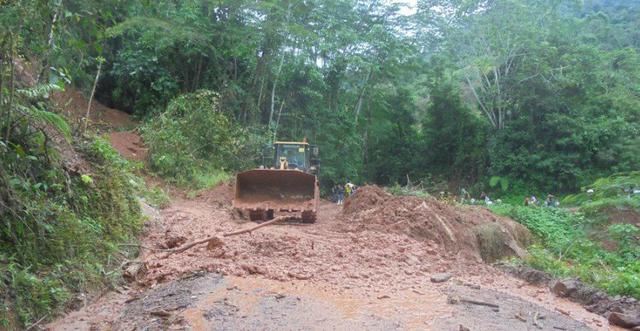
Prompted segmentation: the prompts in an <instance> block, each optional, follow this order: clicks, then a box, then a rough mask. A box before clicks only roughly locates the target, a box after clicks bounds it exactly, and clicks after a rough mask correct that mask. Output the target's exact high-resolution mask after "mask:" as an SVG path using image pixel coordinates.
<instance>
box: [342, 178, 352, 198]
mask: <svg viewBox="0 0 640 331" xmlns="http://www.w3.org/2000/svg"><path fill="white" fill-rule="evenodd" d="M352 187H353V184H351V182H347V183H346V184H344V197H345V198H348V197H350V196H351V188H352Z"/></svg>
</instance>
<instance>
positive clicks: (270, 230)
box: [49, 184, 608, 330]
mask: <svg viewBox="0 0 640 331" xmlns="http://www.w3.org/2000/svg"><path fill="white" fill-rule="evenodd" d="M358 195H359V198H358V196H356V198H354V199H352V200H350V201H348V202H347V204H346V205H345V207H344V211H342V210H341V209H340V208H339V206H336V205H335V204H332V203H329V202H325V201H323V202H322V203H321V205H320V211H319V219H318V222H317V223H316V224H301V223H297V222H291V223H285V224H281V225H273V226H269V227H265V228H261V229H260V230H258V231H255V232H252V233H250V234H243V235H240V236H235V237H228V238H224V239H223V244H222V245H211V246H209V247H207V245H200V246H196V247H193V248H192V249H190V250H187V251H185V252H182V253H179V254H173V255H170V256H169V257H166V258H165V255H166V254H165V253H164V252H157V251H149V250H143V251H142V254H141V256H140V257H139V259H138V262H139V263H140V264H141V265H143V266H144V268H142V269H143V271H144V272H140V273H139V274H138V275H137V277H134V278H135V280H134V281H133V282H131V283H129V284H128V285H126V287H123V288H121V289H119V292H120V293H118V292H112V293H109V294H108V295H106V296H104V297H102V298H100V299H99V300H97V301H96V302H94V303H93V304H90V305H88V306H86V307H85V308H84V309H82V310H80V311H79V312H75V313H72V314H70V315H69V316H67V317H65V318H63V319H60V320H58V321H56V322H54V323H52V324H50V325H49V327H50V328H51V329H53V330H74V329H78V330H79V329H86V328H90V327H91V328H95V329H106V330H109V329H111V330H132V329H149V330H157V329H189V330H228V329H247V330H248V329H256V328H262V329H326V328H329V329H338V330H346V329H354V328H358V329H385V330H386V329H432V330H443V329H444V330H448V329H452V330H453V329H455V330H457V329H458V327H459V326H460V325H462V326H465V327H470V329H471V330H479V329H485V330H488V329H492V330H527V329H531V328H537V327H536V326H535V325H534V320H535V319H534V316H537V317H540V316H543V317H541V318H540V320H537V321H535V322H536V323H540V324H541V325H544V329H552V328H553V327H558V328H560V329H567V330H581V329H585V330H587V329H602V330H606V329H608V324H607V321H606V320H605V319H604V318H602V317H600V316H597V315H594V314H591V313H589V312H587V311H585V310H584V309H583V308H581V307H580V306H578V305H576V304H573V303H571V302H568V301H565V300H562V299H558V298H556V297H555V296H554V295H553V294H551V293H550V291H549V290H548V289H547V288H545V287H537V286H531V285H527V284H526V283H525V282H523V281H520V280H518V279H516V278H513V277H511V276H509V275H507V274H505V273H503V272H501V271H499V270H498V269H496V268H494V267H492V266H490V265H488V264H486V263H485V262H483V259H484V258H485V257H484V256H483V254H484V253H482V244H480V241H481V240H483V239H482V236H481V235H480V236H479V235H478V233H479V232H477V231H476V230H477V229H478V227H482V226H486V225H487V224H489V225H492V224H494V226H497V228H498V229H499V231H500V233H502V235H500V236H497V237H496V238H498V239H497V240H493V241H492V242H494V243H497V244H496V246H495V247H497V248H496V250H497V251H499V252H501V254H515V253H517V250H518V247H519V245H520V242H521V241H523V240H527V239H526V232H523V231H521V229H519V228H518V226H517V224H513V222H512V221H510V220H508V219H501V218H497V217H495V216H493V215H491V214H490V213H489V212H488V211H486V210H482V209H477V208H473V209H459V208H456V207H453V206H448V205H442V204H441V203H440V202H438V201H432V200H422V199H417V198H415V199H414V198H398V197H393V196H391V195H388V194H387V193H386V192H384V191H382V190H380V189H379V188H376V187H370V188H362V189H361V190H360V191H359V192H358ZM231 198H232V187H231V185H229V184H224V185H221V186H218V187H216V188H214V189H211V190H209V191H204V192H201V194H200V195H199V196H198V197H196V198H194V199H186V198H175V199H174V201H173V202H172V203H171V205H170V206H169V207H167V208H165V209H163V210H161V211H159V212H157V213H153V210H150V213H149V215H150V218H151V219H150V220H149V221H148V222H147V225H146V233H145V234H144V236H143V237H142V244H143V245H144V246H149V247H153V248H157V249H163V248H171V247H178V246H180V245H184V244H185V243H188V242H193V241H196V240H199V239H203V238H207V237H209V236H211V235H212V234H222V233H228V232H232V231H235V230H238V229H242V228H248V227H251V226H253V225H254V224H253V223H251V222H248V221H246V220H243V219H234V218H233V217H232V214H233V213H232V210H231ZM424 205H426V209H425V206H424ZM427 210H431V211H432V213H431V214H429V213H428V212H427ZM434 215H437V217H436V216H434ZM474 215H479V216H478V217H477V218H476V217H474ZM398 222H401V223H398ZM403 223H404V224H405V225H404V226H400V225H401V224H403ZM443 224H444V225H443ZM445 227H446V228H448V229H449V230H450V231H451V234H452V235H453V237H454V239H453V240H452V239H451V238H449V234H447V232H448V231H447V230H446V228H445ZM523 238H524V239H523ZM514 242H515V243H514ZM514 245H518V246H514ZM514 247H516V248H515V249H514ZM460 298H462V299H471V301H474V300H475V301H481V302H486V303H490V304H496V305H498V306H499V308H498V309H494V308H492V307H489V306H482V305H476V304H469V303H465V301H464V300H463V301H462V302H460V301H456V300H459V299H460ZM516 315H517V317H516ZM543 319H544V321H543Z"/></svg>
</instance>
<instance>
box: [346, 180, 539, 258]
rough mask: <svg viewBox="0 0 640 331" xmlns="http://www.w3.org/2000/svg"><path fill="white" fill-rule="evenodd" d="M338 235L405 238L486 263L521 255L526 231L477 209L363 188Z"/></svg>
mask: <svg viewBox="0 0 640 331" xmlns="http://www.w3.org/2000/svg"><path fill="white" fill-rule="evenodd" d="M340 218H341V221H342V222H341V224H340V226H339V229H338V230H339V231H343V232H361V231H382V232H395V233H402V234H406V235H408V236H410V237H412V238H414V239H416V240H419V241H424V242H427V243H429V245H430V246H432V247H436V249H438V250H440V251H445V252H446V253H447V255H456V256H457V257H461V258H465V259H470V260H474V261H479V260H480V259H482V261H484V262H493V261H495V260H497V259H500V258H503V257H507V256H513V255H515V256H524V255H525V254H526V251H525V250H524V249H523V248H522V247H525V246H526V245H527V244H528V243H529V241H530V238H531V236H530V233H529V231H528V230H527V229H526V228H525V227H523V226H522V225H521V224H519V223H516V222H514V221H513V220H511V219H508V218H504V217H499V216H496V215H495V214H493V213H491V212H490V211H489V210H488V209H486V208H482V207H477V206H452V205H448V204H445V203H442V202H440V201H438V200H436V199H434V198H426V199H423V198H419V197H414V196H393V195H391V194H389V193H387V192H385V191H384V190H382V189H381V188H379V187H377V186H365V187H362V188H360V189H359V190H358V192H357V194H356V195H354V196H352V197H351V198H349V199H347V201H345V204H344V209H343V211H342V214H341V215H340Z"/></svg>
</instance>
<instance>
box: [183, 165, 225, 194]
mask: <svg viewBox="0 0 640 331" xmlns="http://www.w3.org/2000/svg"><path fill="white" fill-rule="evenodd" d="M229 180H231V175H230V174H229V173H228V172H226V171H224V170H219V169H211V170H209V171H198V172H196V174H195V176H194V179H193V187H194V188H195V189H192V190H189V192H187V197H188V198H189V199H193V198H195V197H196V196H197V195H198V194H199V193H200V192H201V191H203V190H206V189H209V188H212V187H216V186H218V185H219V184H221V183H224V182H227V181H229Z"/></svg>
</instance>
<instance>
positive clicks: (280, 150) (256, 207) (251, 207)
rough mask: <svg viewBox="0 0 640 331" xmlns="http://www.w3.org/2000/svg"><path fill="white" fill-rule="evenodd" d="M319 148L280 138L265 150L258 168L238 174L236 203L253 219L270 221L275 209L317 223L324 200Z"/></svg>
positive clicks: (238, 207)
mask: <svg viewBox="0 0 640 331" xmlns="http://www.w3.org/2000/svg"><path fill="white" fill-rule="evenodd" d="M318 170H319V159H318V148H317V147H316V146H313V145H309V143H307V141H306V139H305V140H304V141H302V142H289V141H276V142H275V143H273V145H270V146H268V147H267V148H266V149H265V151H264V152H263V157H262V165H261V166H260V167H259V168H258V169H254V170H249V171H245V172H241V173H238V174H237V176H236V185H235V193H234V199H233V207H234V208H237V209H239V210H241V211H243V213H246V214H248V215H249V219H251V220H252V221H258V222H260V221H266V220H270V219H272V218H274V216H275V213H276V212H277V213H288V214H292V213H300V216H301V218H302V221H303V222H305V223H314V222H315V221H316V216H317V212H318V204H319V202H320V188H319V185H318V177H317V175H318Z"/></svg>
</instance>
